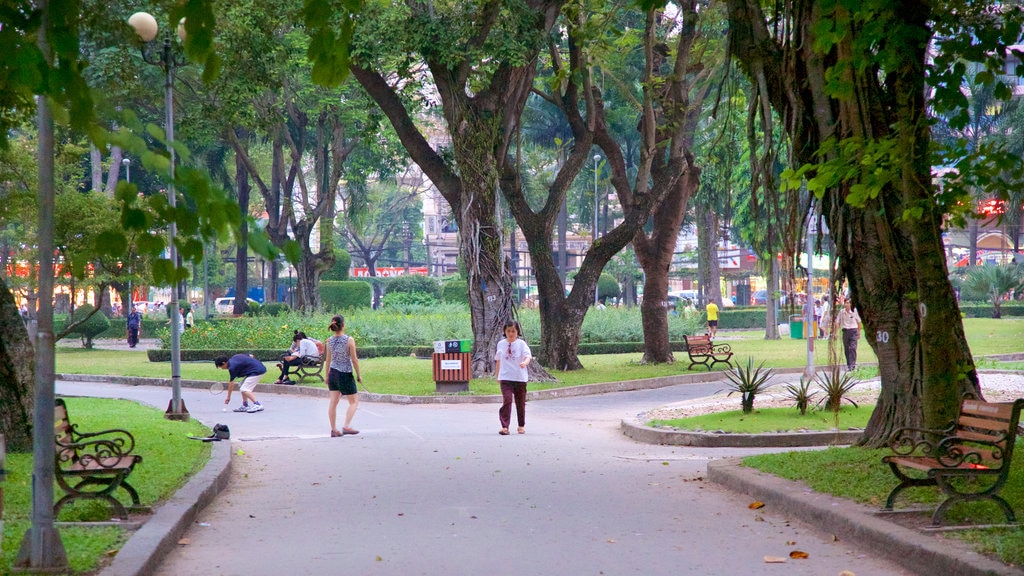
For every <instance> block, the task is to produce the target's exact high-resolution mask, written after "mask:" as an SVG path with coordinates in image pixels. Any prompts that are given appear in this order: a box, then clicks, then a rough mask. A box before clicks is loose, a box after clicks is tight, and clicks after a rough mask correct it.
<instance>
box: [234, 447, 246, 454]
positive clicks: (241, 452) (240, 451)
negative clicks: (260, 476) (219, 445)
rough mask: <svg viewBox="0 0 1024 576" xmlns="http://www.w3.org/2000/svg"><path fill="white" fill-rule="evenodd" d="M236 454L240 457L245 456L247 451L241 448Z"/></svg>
mask: <svg viewBox="0 0 1024 576" xmlns="http://www.w3.org/2000/svg"><path fill="white" fill-rule="evenodd" d="M236 454H238V455H239V456H245V450H242V449H241V448H239V449H238V452H236Z"/></svg>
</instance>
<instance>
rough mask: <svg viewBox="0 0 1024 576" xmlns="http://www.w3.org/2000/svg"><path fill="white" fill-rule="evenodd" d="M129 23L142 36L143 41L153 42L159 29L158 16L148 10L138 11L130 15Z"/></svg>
mask: <svg viewBox="0 0 1024 576" xmlns="http://www.w3.org/2000/svg"><path fill="white" fill-rule="evenodd" d="M128 25H129V26H131V27H132V28H134V29H135V33H136V34H138V35H139V38H142V41H143V42H152V41H153V39H154V38H156V33H157V31H159V29H160V28H159V26H157V23H156V18H154V17H153V15H152V14H150V13H148V12H136V13H135V14H132V15H131V16H129V17H128Z"/></svg>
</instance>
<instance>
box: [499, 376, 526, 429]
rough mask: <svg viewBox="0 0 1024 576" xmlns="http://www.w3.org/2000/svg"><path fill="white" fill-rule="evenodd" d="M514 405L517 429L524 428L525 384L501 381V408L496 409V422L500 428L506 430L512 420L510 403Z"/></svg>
mask: <svg viewBox="0 0 1024 576" xmlns="http://www.w3.org/2000/svg"><path fill="white" fill-rule="evenodd" d="M513 401H515V403H516V419H517V420H518V421H519V427H520V428H522V427H523V426H526V382H513V381H511V380H502V381H501V408H498V420H499V421H500V422H501V427H502V428H508V425H509V422H510V421H511V419H512V402H513Z"/></svg>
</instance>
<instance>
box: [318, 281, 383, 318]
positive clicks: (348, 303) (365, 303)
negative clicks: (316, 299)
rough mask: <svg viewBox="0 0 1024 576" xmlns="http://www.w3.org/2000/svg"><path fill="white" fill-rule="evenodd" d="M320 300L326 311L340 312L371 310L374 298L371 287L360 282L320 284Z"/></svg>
mask: <svg viewBox="0 0 1024 576" xmlns="http://www.w3.org/2000/svg"><path fill="white" fill-rule="evenodd" d="M318 288H319V290H320V300H321V301H322V302H323V305H324V310H326V311H328V312H338V311H341V310H351V309H353V308H369V307H370V302H371V298H372V294H371V290H370V285H369V284H368V283H366V282H362V281H358V280H354V281H353V280H347V281H344V282H334V281H328V282H320V285H319V286H318Z"/></svg>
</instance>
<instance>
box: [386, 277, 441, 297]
mask: <svg viewBox="0 0 1024 576" xmlns="http://www.w3.org/2000/svg"><path fill="white" fill-rule="evenodd" d="M384 290H385V291H386V292H387V293H388V294H395V293H406V294H413V293H420V294H428V295H430V296H433V297H434V299H435V300H436V299H437V298H438V296H440V295H441V285H440V284H438V283H437V280H436V279H435V278H431V277H430V276H419V275H411V274H410V275H406V276H395V277H394V278H388V279H387V280H386V281H385V282H384Z"/></svg>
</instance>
